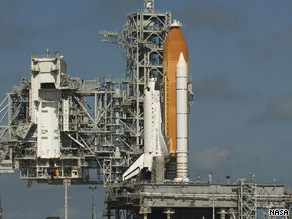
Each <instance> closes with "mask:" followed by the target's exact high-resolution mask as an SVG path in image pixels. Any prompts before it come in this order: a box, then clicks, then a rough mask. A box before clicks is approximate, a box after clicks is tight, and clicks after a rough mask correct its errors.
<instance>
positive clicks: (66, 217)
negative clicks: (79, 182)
mask: <svg viewBox="0 0 292 219" xmlns="http://www.w3.org/2000/svg"><path fill="white" fill-rule="evenodd" d="M63 185H64V186H65V197H64V198H65V207H64V208H65V219H68V186H70V185H71V180H70V179H64V180H63Z"/></svg>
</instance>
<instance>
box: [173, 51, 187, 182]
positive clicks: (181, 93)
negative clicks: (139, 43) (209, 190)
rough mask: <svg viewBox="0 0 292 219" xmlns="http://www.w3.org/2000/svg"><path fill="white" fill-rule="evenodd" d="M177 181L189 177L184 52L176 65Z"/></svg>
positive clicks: (185, 179)
mask: <svg viewBox="0 0 292 219" xmlns="http://www.w3.org/2000/svg"><path fill="white" fill-rule="evenodd" d="M176 121H177V123H176V125H177V129H176V136H177V137H176V142H177V151H176V154H177V158H176V163H177V168H176V174H177V178H176V179H175V180H176V181H185V182H187V181H189V179H188V68H187V64H186V61H185V59H184V55H183V53H180V56H179V60H178V63H177V67H176Z"/></svg>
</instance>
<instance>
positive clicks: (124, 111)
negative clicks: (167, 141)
mask: <svg viewBox="0 0 292 219" xmlns="http://www.w3.org/2000/svg"><path fill="white" fill-rule="evenodd" d="M170 24H171V13H170V12H156V11H154V1H152V0H151V1H150V0H147V1H145V9H144V10H142V11H137V12H135V13H132V14H130V15H128V17H127V21H126V24H125V26H124V29H123V31H122V36H119V35H118V34H117V33H114V32H106V31H102V32H100V34H101V35H102V36H103V37H104V39H103V41H105V42H111V43H115V44H117V45H118V47H119V49H120V50H121V51H122V54H123V55H124V57H125V58H126V69H127V71H126V77H125V79H124V80H121V81H114V80H111V79H109V78H98V79H95V80H82V79H80V78H74V77H70V76H69V75H68V74H67V72H66V63H65V61H64V60H63V58H62V57H61V56H60V54H59V53H56V55H55V57H50V56H49V54H47V55H46V56H43V57H36V56H35V55H34V54H33V55H32V68H31V75H32V77H31V80H28V79H25V80H23V81H22V82H21V85H20V86H19V87H14V89H13V90H12V91H11V92H10V93H8V94H7V97H6V98H5V99H4V102H5V101H6V102H5V103H6V105H5V104H4V102H3V103H2V108H1V113H2V112H3V118H2V119H1V122H6V126H1V130H0V134H1V136H2V137H1V146H2V147H1V149H2V156H1V158H2V163H1V165H2V171H4V169H5V168H6V169H7V170H5V171H11V170H12V169H13V168H19V169H20V170H21V178H22V179H28V180H37V181H39V182H49V183H62V180H63V179H68V178H70V179H71V182H72V184H74V183H76V184H80V183H94V182H95V183H96V182H98V183H103V184H104V185H109V184H111V183H113V182H119V181H121V174H122V173H123V171H124V170H125V169H126V168H127V167H128V166H129V165H130V163H132V162H133V161H134V160H135V158H136V157H137V155H139V154H141V152H142V151H143V131H144V129H143V92H144V89H145V87H146V85H147V83H148V80H149V78H150V77H153V76H156V77H157V76H159V75H160V77H161V76H162V62H163V45H164V41H165V38H166V35H167V33H168V30H169V26H170ZM42 62H49V64H50V65H52V66H53V69H51V70H52V72H51V74H54V72H58V73H59V76H58V77H59V78H60V79H58V80H60V81H59V83H60V86H59V88H58V90H59V91H58V92H59V93H60V95H61V97H60V98H59V99H58V100H56V102H57V103H56V104H57V108H56V109H57V110H56V111H57V116H58V121H59V130H60V134H59V135H60V142H61V146H60V157H59V158H58V159H42V158H41V157H39V156H38V151H37V147H38V138H39V137H38V133H37V132H38V131H40V130H38V126H40V124H39V125H38V124H36V119H35V120H34V119H33V118H34V117H35V115H34V114H36V113H34V110H33V105H35V107H38V104H39V103H38V100H37V98H35V99H36V100H34V101H32V99H33V97H32V93H33V92H32V90H33V89H34V86H35V82H34V80H35V79H34V78H36V77H37V76H36V75H38V74H46V72H45V71H47V70H42V69H41V68H40V66H39V63H42ZM56 63H59V64H56ZM41 86H43V87H42V89H44V90H45V91H44V92H49V89H51V88H52V86H51V85H48V84H43V85H41ZM53 87H54V85H53ZM39 92H41V91H39ZM45 101H47V100H45ZM49 101H50V100H49ZM43 102H44V101H43ZM40 104H41V102H40ZM5 118H8V120H7V119H6V120H5ZM45 131H46V130H44V131H42V132H45ZM42 138H45V137H42ZM90 169H96V170H97V173H96V174H95V175H96V176H97V177H96V178H95V179H91V178H90V173H91V171H90Z"/></svg>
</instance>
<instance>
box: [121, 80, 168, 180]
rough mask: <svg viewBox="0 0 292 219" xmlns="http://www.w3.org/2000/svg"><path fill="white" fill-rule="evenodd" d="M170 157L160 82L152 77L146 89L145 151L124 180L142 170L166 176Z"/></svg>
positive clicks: (127, 172) (161, 176)
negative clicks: (167, 162)
mask: <svg viewBox="0 0 292 219" xmlns="http://www.w3.org/2000/svg"><path fill="white" fill-rule="evenodd" d="M168 157H169V152H168V147H167V143H166V139H165V137H164V133H163V122H162V116H161V101H160V82H159V79H156V78H151V79H150V80H149V83H148V86H147V87H146V89H145V91H144V153H143V154H142V155H141V156H140V157H139V158H138V159H137V160H136V161H135V162H134V163H133V164H132V165H131V166H130V167H129V169H128V170H127V171H126V172H125V173H124V174H123V181H124V180H127V179H130V178H132V177H134V176H136V175H138V174H139V173H140V172H142V171H146V172H147V171H150V172H151V173H152V172H156V175H160V176H156V178H157V177H158V178H164V166H165V162H164V160H165V159H168ZM156 164H157V166H156ZM154 166H155V167H154ZM159 167H161V168H159ZM154 169H155V171H154ZM158 170H160V171H158Z"/></svg>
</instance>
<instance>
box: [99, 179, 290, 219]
mask: <svg viewBox="0 0 292 219" xmlns="http://www.w3.org/2000/svg"><path fill="white" fill-rule="evenodd" d="M291 200H292V199H291V191H290V190H289V189H287V188H286V187H285V186H284V185H282V184H278V183H267V184H257V183H254V182H249V181H247V180H245V179H240V180H237V181H236V182H235V183H234V184H210V183H208V182H204V181H191V182H189V183H175V182H173V181H168V182H164V183H161V184H157V183H148V182H143V181H139V182H138V181H133V182H129V183H124V184H113V185H112V186H111V187H110V188H109V189H108V192H107V197H106V200H105V203H106V204H107V215H108V218H111V215H113V213H114V215H115V218H161V219H162V218H167V219H168V218H172V219H178V218H220V219H221V218H256V217H257V215H258V214H259V212H260V213H261V214H266V213H267V211H268V209H269V208H278V209H288V208H289V207H291ZM259 210H260V211H259ZM213 215H214V216H213Z"/></svg>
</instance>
